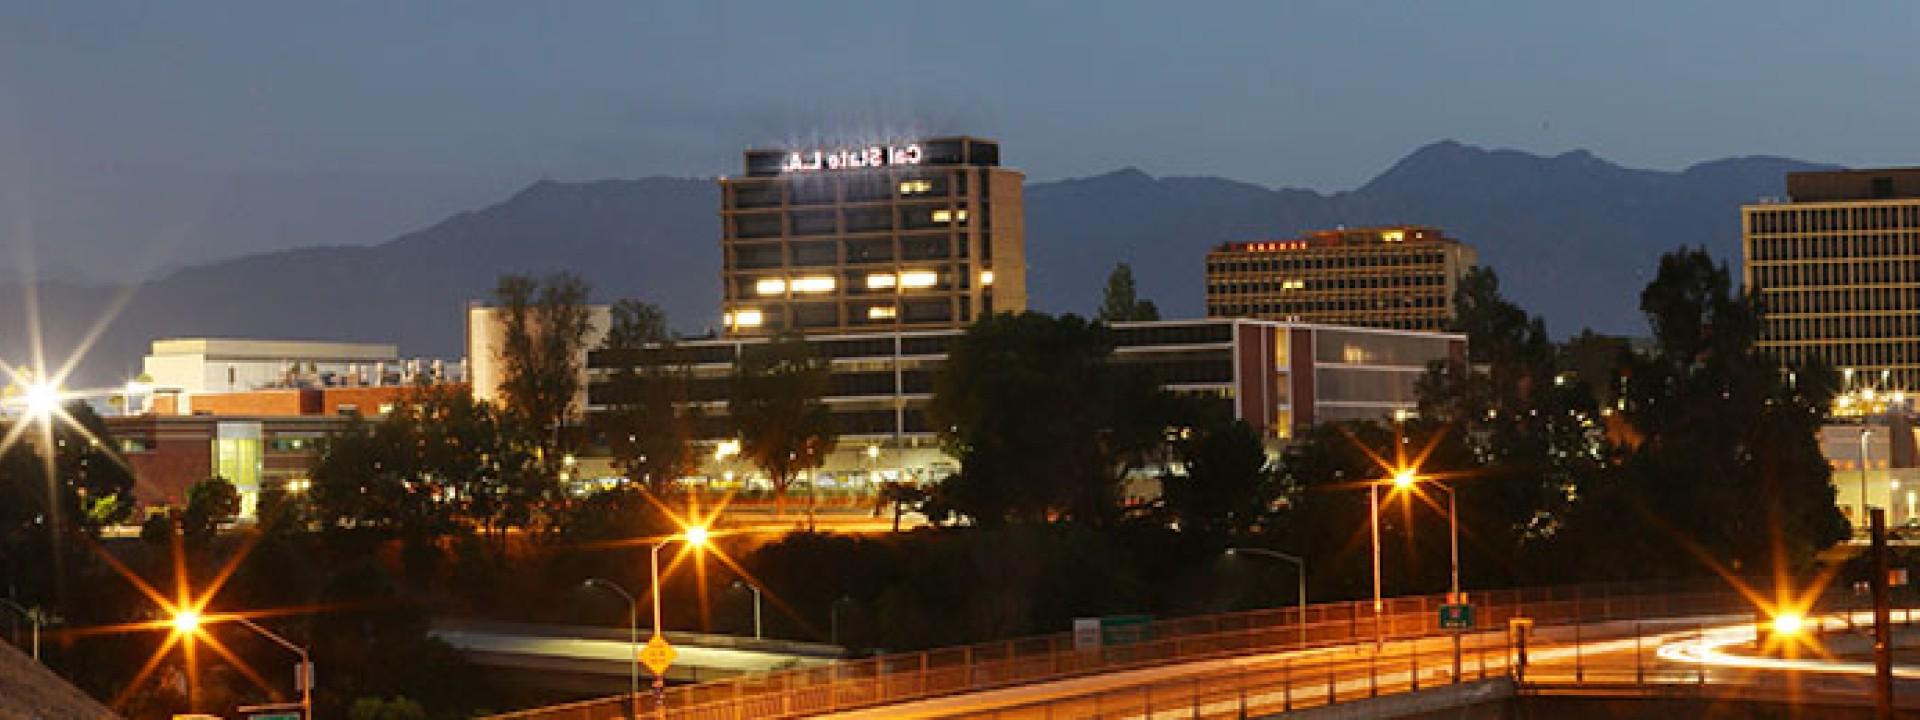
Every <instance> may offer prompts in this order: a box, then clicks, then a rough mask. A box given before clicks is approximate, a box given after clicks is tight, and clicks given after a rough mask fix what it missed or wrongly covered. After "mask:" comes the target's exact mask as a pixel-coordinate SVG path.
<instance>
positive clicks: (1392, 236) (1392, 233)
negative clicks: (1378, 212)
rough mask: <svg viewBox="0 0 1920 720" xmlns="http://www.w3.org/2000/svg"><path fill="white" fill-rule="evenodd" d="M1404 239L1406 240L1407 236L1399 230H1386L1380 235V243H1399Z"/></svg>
mask: <svg viewBox="0 0 1920 720" xmlns="http://www.w3.org/2000/svg"><path fill="white" fill-rule="evenodd" d="M1405 239H1407V234H1406V233H1405V232H1402V231H1399V230H1388V231H1386V232H1383V233H1380V241H1381V242H1400V241H1402V240H1405Z"/></svg>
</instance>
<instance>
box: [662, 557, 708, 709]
mask: <svg viewBox="0 0 1920 720" xmlns="http://www.w3.org/2000/svg"><path fill="white" fill-rule="evenodd" d="M709 539H711V533H710V532H709V531H708V530H707V526H705V525H688V526H687V528H686V529H685V530H682V531H681V532H680V534H679V535H669V536H667V537H666V538H663V539H661V540H660V541H659V542H656V543H654V544H653V552H652V553H651V561H652V562H651V568H652V572H651V575H650V577H651V580H652V584H651V588H652V591H653V592H652V593H651V594H652V595H653V635H654V637H660V630H661V628H660V550H661V549H662V548H665V547H666V546H667V545H668V544H669V543H672V542H673V541H675V540H679V541H681V542H684V543H686V544H687V547H688V548H689V549H692V550H702V549H705V548H706V547H707V541H708V540H709ZM666 695H667V678H666V676H665V675H661V674H659V673H655V674H654V676H653V701H654V703H655V705H658V704H659V703H660V702H661V701H662V700H663V699H665V698H666Z"/></svg>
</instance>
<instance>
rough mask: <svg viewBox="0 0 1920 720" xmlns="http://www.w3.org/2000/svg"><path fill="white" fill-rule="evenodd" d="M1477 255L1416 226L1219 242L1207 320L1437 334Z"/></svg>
mask: <svg viewBox="0 0 1920 720" xmlns="http://www.w3.org/2000/svg"><path fill="white" fill-rule="evenodd" d="M1475 257H1476V256H1475V253H1474V251H1473V248H1472V247H1470V246H1468V245H1467V244H1466V243H1462V242H1460V241H1458V240H1455V239H1453V238H1450V237H1447V236H1446V235H1445V234H1444V233H1442V232H1441V231H1440V230H1439V229H1437V228H1431V227H1425V226H1421V225H1394V226H1388V227H1371V228H1352V229H1348V228H1342V229H1338V230H1320V231H1316V232H1310V233H1307V234H1306V235H1304V236H1301V237H1298V238H1293V239H1289V240H1262V241H1256V242H1235V243H1226V244H1224V245H1221V246H1219V247H1216V248H1214V249H1213V251H1212V252H1209V253H1207V316H1208V317H1247V318H1261V319H1266V320H1291V321H1299V322H1308V323H1325V324H1330V325H1354V326H1359V327H1377V328H1393V329H1397V330H1428V331H1434V330H1445V329H1446V328H1447V327H1448V326H1449V325H1450V324H1451V323H1452V322H1453V317H1454V305H1453V295H1454V290H1455V289H1456V288H1457V287H1458V286H1459V282H1460V278H1461V276H1463V275H1465V274H1466V273H1467V269H1468V268H1471V267H1473V265H1474V262H1475Z"/></svg>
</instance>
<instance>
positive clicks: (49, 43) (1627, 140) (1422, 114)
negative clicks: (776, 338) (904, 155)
mask: <svg viewBox="0 0 1920 720" xmlns="http://www.w3.org/2000/svg"><path fill="white" fill-rule="evenodd" d="M1916 28H1920V6H1914V5H1910V4H1904V3H1885V4H1875V3H1848V4H1839V5H1832V6H1829V5H1827V4H1823V3H1754V2H1741V3H1735V2H1727V3H1716V4H1704V3H1674V2H1648V3H1618V2H1608V3H1580V4H1557V3H1477V2H1476V3H1469V2H1450V3H1405V4H1402V3H1352V2H1327V3H1274V2H1251V3H1231V4H1229V3H1219V4H1215V3H1208V4H1198V5H1196V4H1188V3H1164V2H1145V3H1123V2H1101V3H1073V4H1069V3H1024V2H1010V3H995V2H968V3H946V4H939V5H920V4H913V5H912V7H908V6H907V4H896V5H891V6H882V5H877V4H869V3H834V4H829V3H811V2H809V3H791V2H767V3H722V2H701V3H677V4H666V3H659V4H655V3H641V2H604V3H588V2H578V3H547V2H538V3H529V2H518V1H516V2H461V3H405V4H402V3H394V2H361V3H322V4H315V3H270V2H221V3H215V2H195V3H152V2H60V3H38V2H12V3H8V4H6V5H5V6H4V9H0V213H5V214H6V215H7V216H8V217H7V218H6V220H7V222H6V223H5V224H4V225H0V228H5V229H4V230H0V232H8V233H9V234H10V235H12V236H13V239H14V241H15V242H16V243H18V242H19V238H22V237H31V238H33V239H34V241H35V243H36V244H38V245H40V246H42V247H43V250H42V255H44V256H49V257H52V258H54V259H55V260H54V261H56V262H57V261H58V260H59V259H60V258H63V257H65V255H64V254H63V253H68V252H69V251H70V252H71V254H73V258H72V259H70V262H74V263H86V262H89V260H88V254H87V253H86V252H85V250H86V248H88V247H92V246H94V245H96V244H99V245H101V246H102V247H106V246H113V245H114V243H115V242H117V241H118V239H119V238H118V237H117V236H124V235H128V234H137V233H140V232H152V233H156V234H157V235H159V236H163V237H162V240H163V241H164V242H166V243H168V247H169V248H170V249H169V250H167V251H165V252H163V253H160V255H161V256H162V257H160V258H159V259H157V260H155V261H154V264H155V265H156V266H163V265H165V264H167V263H168V262H179V261H183V260H191V259H194V258H197V257H201V256H204V255H221V254H232V253H234V252H238V251H239V250H241V249H243V248H235V247H229V245H232V244H233V243H235V242H239V241H236V240H231V239H222V238H213V237H211V236H214V235H221V236H222V237H224V236H226V235H232V234H234V233H243V234H244V233H245V232H249V231H250V230H249V229H248V228H250V227H253V226H252V225H248V224H247V223H249V222H251V223H254V224H255V225H258V226H260V227H261V228H264V229H261V230H259V233H260V234H261V235H263V236H271V237H261V238H259V239H258V247H259V248H272V247H284V246H292V245H301V244H308V243H313V242H374V241H379V240H383V239H386V237H388V236H390V235H391V234H393V233H395V232H399V231H403V230H406V229H411V228H414V227H418V226H420V225H423V224H425V223H428V222H431V221H433V220H435V219H437V218H439V217H441V216H443V215H445V214H447V213H449V212H454V211H458V210H462V209H468V208H472V207H475V206H477V205H480V204H484V203H486V202H489V201H492V200H495V199H498V198H499V197H500V196H501V195H503V194H504V193H507V192H510V191H511V190H512V189H514V188H516V187H518V186H520V185H523V184H525V183H527V182H530V181H532V180H535V179H538V178H541V177H551V178H556V179H591V178H600V177H636V176H642V175H651V174H674V175H713V174H722V173H729V172H737V165H738V163H739V151H740V149H741V148H742V147H743V146H746V145H760V144H778V143H783V142H788V141H800V140H811V139H829V140H832V139H854V138H860V137H865V136H869V135H873V134H882V135H895V136H899V135H910V134H917V133H922V132H925V133H952V132H967V133H973V134H980V135H987V136H992V137H996V138H999V139H1001V140H1002V141H1003V142H1004V144H1005V147H1006V157H1007V159H1008V161H1009V163H1010V164H1013V165H1015V166H1017V167H1020V168H1022V169H1024V170H1026V171H1027V172H1028V173H1029V174H1030V176H1031V177H1032V178H1034V179H1036V180H1048V179H1057V178H1061V177H1071V176H1080V175H1088V174H1095V173H1100V172H1105V171H1108V170H1112V169H1115V168H1118V167H1122V166H1128V165H1134V166H1138V167H1140V168H1142V169H1145V170H1147V171H1148V172H1152V173H1156V174H1210V175H1221V176H1226V177H1231V178H1236V179H1241V180H1247V181H1252V182H1257V183H1261V184H1266V185H1272V186H1298V187H1306V188H1312V189H1317V190H1322V191H1335V190H1343V189H1349V188H1351V187H1353V186H1355V185H1356V184H1359V183H1362V182H1364V181H1365V180H1366V179H1368V178H1369V177H1371V176H1372V175H1374V174H1376V173H1378V172H1379V171H1381V170H1382V169H1384V168H1385V167H1386V166H1387V165H1389V164H1390V163H1392V162H1393V161H1394V160H1396V159H1397V158H1399V157H1401V156H1403V155H1405V154H1406V153H1407V152H1409V151H1410V150H1412V149H1413V148H1415V147H1417V146H1419V145H1422V144H1424V143H1427V142H1430V141H1433V140H1436V139H1441V138H1454V139H1458V140H1461V141H1463V142H1467V143H1470V144H1476V145H1483V146H1490V147H1511V148H1518V149H1522V150H1528V151H1533V152H1541V153H1557V152H1562V151H1565V150H1568V149H1573V148H1587V149H1590V150H1592V151H1593V152H1595V153H1596V154H1598V155H1600V156H1601V157H1604V158H1607V159H1609V160H1612V161H1615V162H1619V163H1622V164H1625V165H1629V166H1636V167H1650V168H1662V169H1676V168H1680V167H1684V166H1686V165H1688V164H1691V163H1694V162H1697V161H1700V160H1706V159H1714V158H1719V157H1725V156H1730V155H1750V154H1773V155H1784V156H1790V157H1796V158H1801V159H1806V160H1814V161H1823V162H1835V163H1841V164H1847V165H1875V164H1879V165H1886V164H1906V163H1914V162H1920V157H1916V153H1915V152H1914V150H1913V148H1914V147H1915V145H1914V143H1913V131H1912V128H1914V127H1916V125H1920V122H1917V121H1920V93H1916V92H1914V91H1913V61H1912V56H1911V49H1910V48H1911V43H1912V33H1913V31H1914V30H1915V29H1916ZM182 208H187V209H188V210H182ZM265 214H271V216H272V217H270V218H265V219H262V218H259V217H254V216H256V215H265ZM23 217H30V218H32V219H33V220H32V222H31V223H27V222H25V221H23V220H22V218H23ZM236 217H238V218H240V219H236ZM247 218H252V219H251V220H249V219H247ZM289 218H295V219H297V221H296V220H290V219H289ZM289 225H291V226H292V228H291V229H289ZM29 226H30V227H31V228H32V230H31V231H28V230H23V229H22V228H23V227H29ZM247 242H252V241H251V240H249V241H247ZM221 243H226V244H225V245H223V244H221ZM49 248H50V249H49ZM102 274H110V273H102Z"/></svg>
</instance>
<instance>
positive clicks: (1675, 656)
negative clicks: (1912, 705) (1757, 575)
mask: <svg viewBox="0 0 1920 720" xmlns="http://www.w3.org/2000/svg"><path fill="white" fill-rule="evenodd" d="M1842 617H1844V616H1842ZM1863 620H1864V622H1865V623H1866V625H1864V626H1863V627H1871V625H1872V621H1873V615H1872V613H1856V614H1855V615H1854V622H1855V623H1861V622H1862V621H1863ZM1808 622H1809V623H1813V626H1814V628H1815V629H1823V628H1824V626H1825V622H1824V621H1821V622H1815V621H1814V620H1813V619H1812V618H1808ZM1758 637H1759V635H1758V633H1757V632H1756V631H1755V628H1754V626H1753V625H1751V624H1745V625H1730V626H1724V627H1717V628H1711V629H1708V630H1707V631H1706V632H1704V633H1701V634H1699V635H1697V636H1695V637H1690V638H1686V639H1683V640H1678V641H1675V642H1670V643H1667V644H1664V645H1661V646H1660V649H1659V650H1657V651H1656V653H1657V654H1658V655H1659V657H1660V659H1662V660H1669V661H1673V662H1683V663H1693V664H1697V665H1711V666H1717V667H1730V668H1743V669H1748V670H1791V671H1800V672H1813V673H1828V674H1836V675H1864V676H1871V675H1873V663H1871V662H1862V661H1852V660H1822V659H1818V658H1776V657H1764V656H1759V655H1740V654H1735V653H1730V652H1727V651H1726V650H1725V649H1726V648H1728V647H1731V646H1734V645H1751V644H1753V643H1754V642H1755V641H1756V639H1757V638H1758ZM1893 674H1894V676H1895V677H1901V678H1909V679H1913V678H1920V668H1914V667H1906V668H1901V667H1895V668H1894V669H1893Z"/></svg>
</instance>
